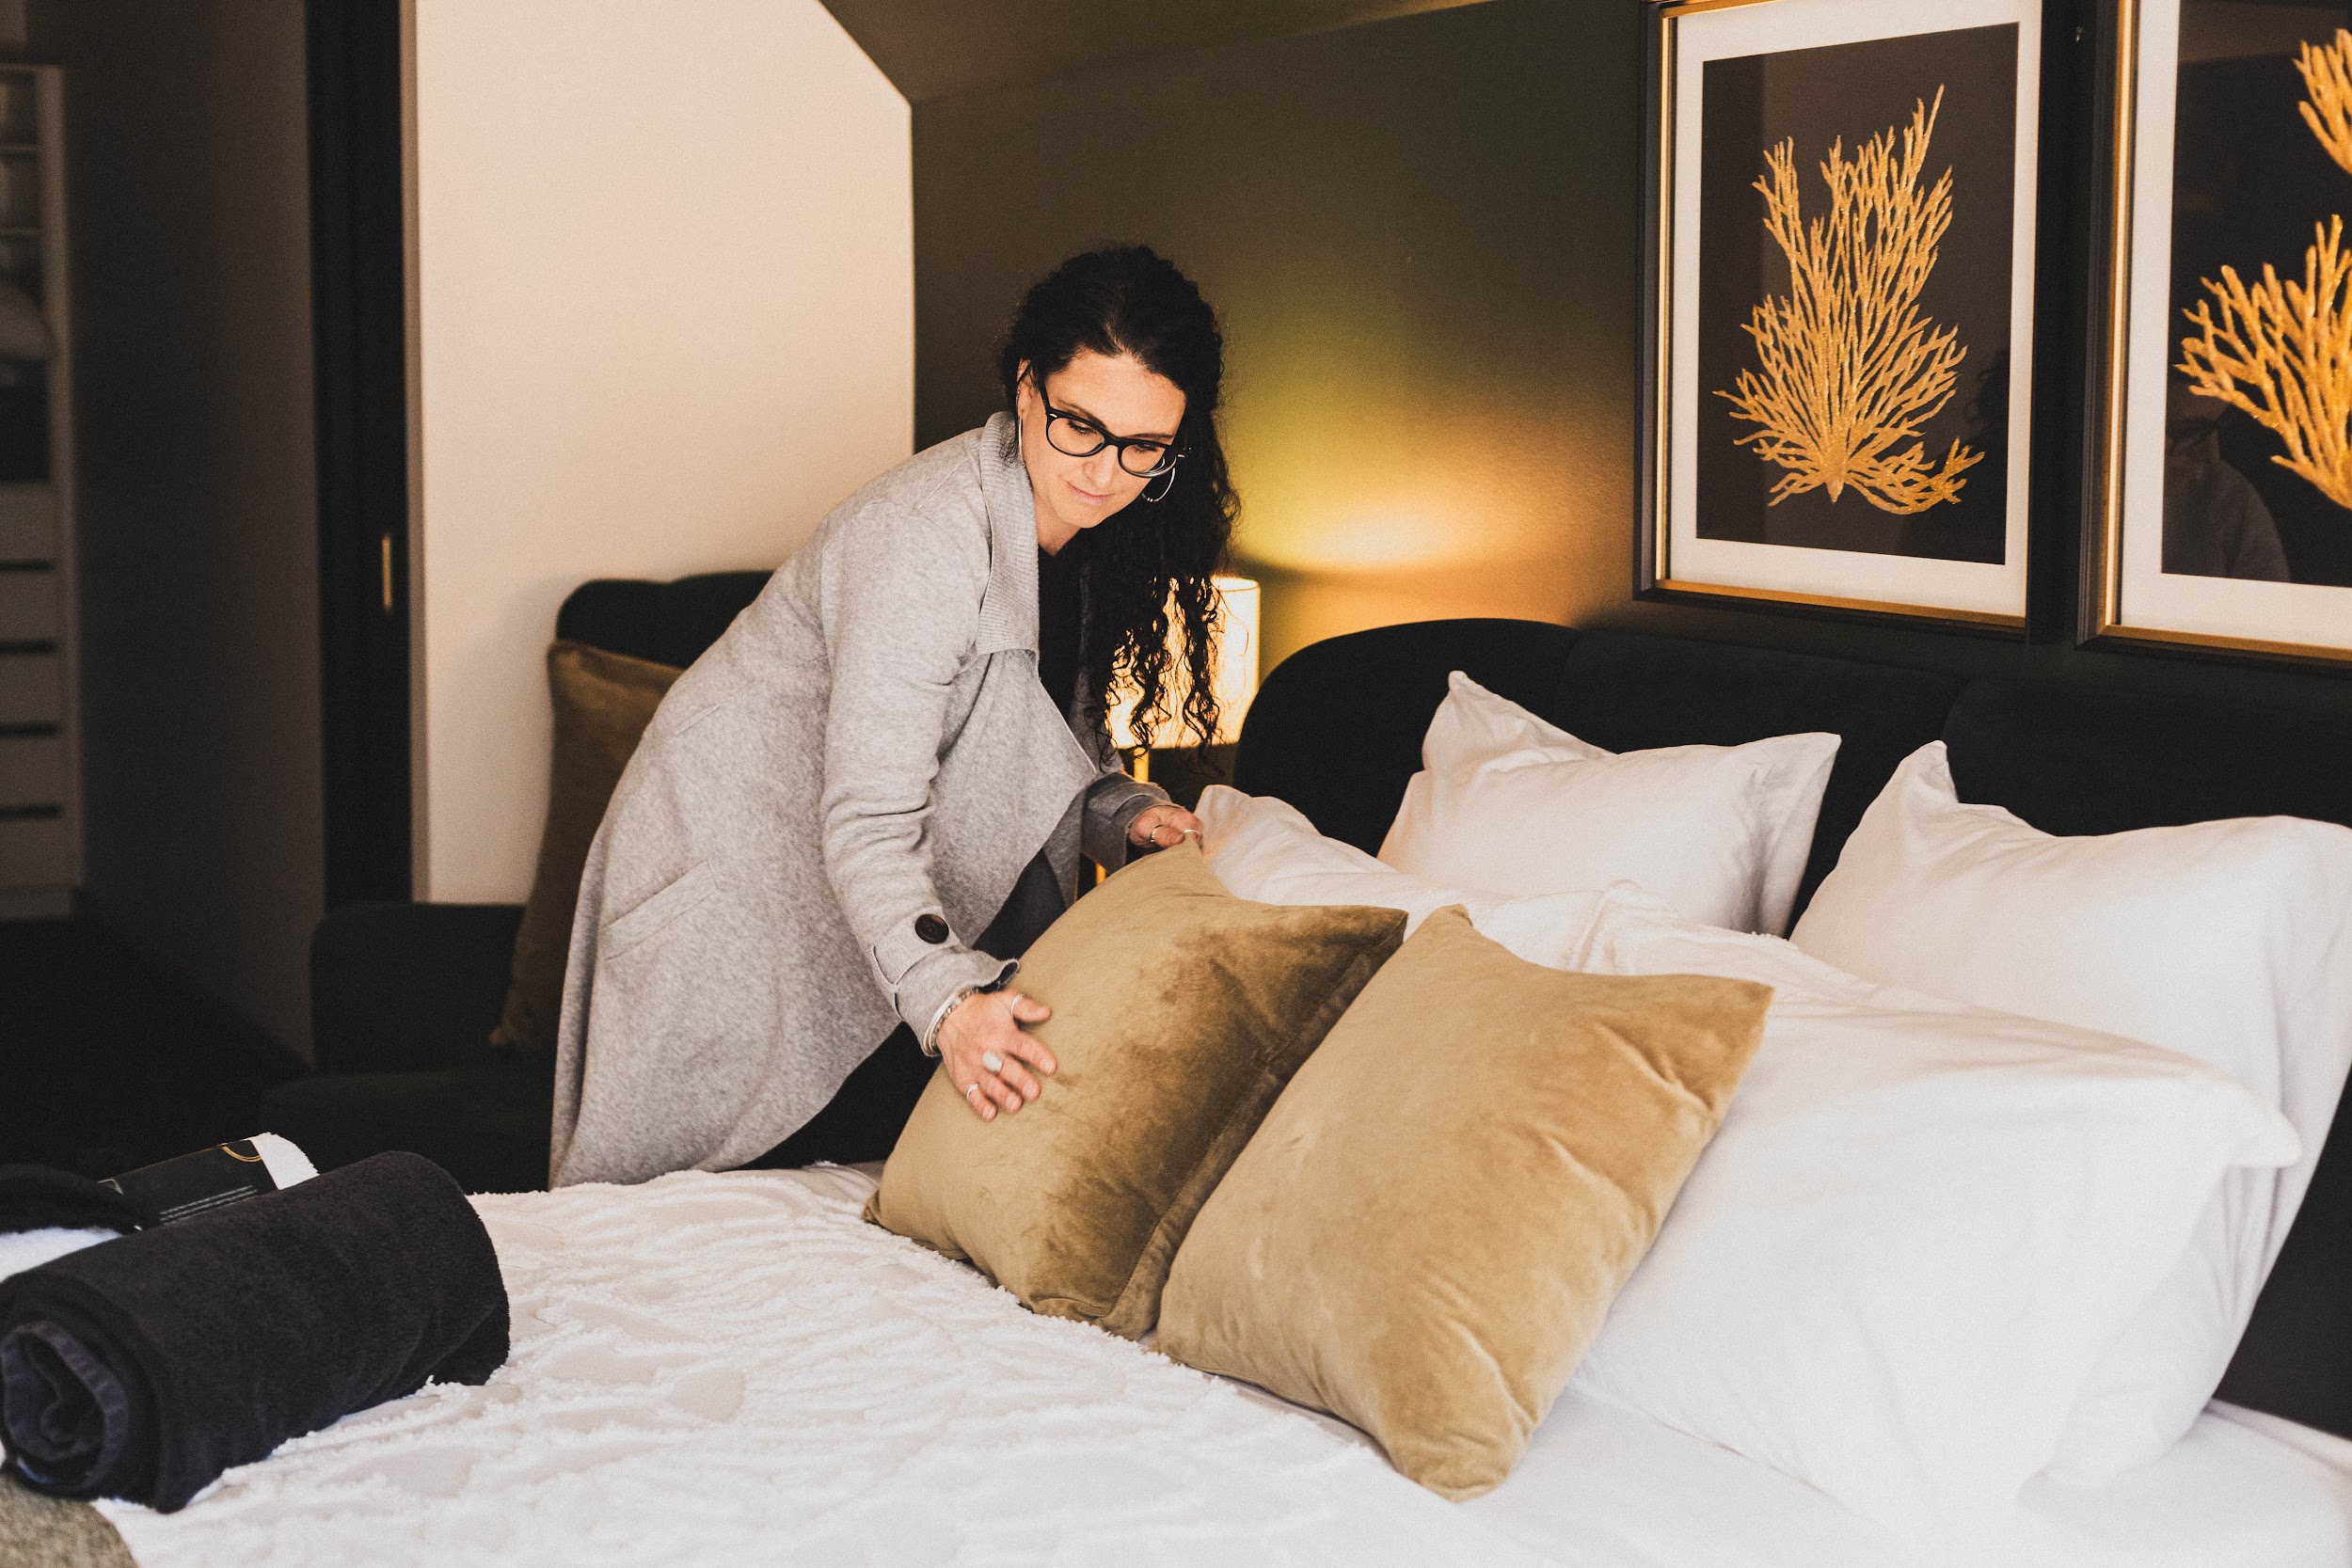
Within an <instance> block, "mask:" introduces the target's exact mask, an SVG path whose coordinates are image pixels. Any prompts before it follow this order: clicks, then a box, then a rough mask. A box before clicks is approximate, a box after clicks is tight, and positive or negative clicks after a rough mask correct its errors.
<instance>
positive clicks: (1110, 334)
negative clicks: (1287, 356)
mask: <svg viewBox="0 0 2352 1568" xmlns="http://www.w3.org/2000/svg"><path fill="white" fill-rule="evenodd" d="M997 370H998V378H999V380H1000V381H1001V382H1002V384H1003V387H1004V390H1005V397H1006V402H1007V404H1008V407H1007V411H1006V412H1003V413H1000V414H997V415H996V416H994V417H993V418H992V419H991V420H989V421H988V423H987V424H986V425H985V426H983V427H982V428H980V429H978V430H976V431H971V432H968V433H966V434H965V435H962V436H957V437H956V438H955V439H953V440H951V441H947V442H945V443H943V444H941V445H939V446H936V447H933V448H931V449H930V451H925V452H921V453H918V454H917V455H916V456H914V458H912V459H910V460H909V461H908V462H906V463H904V464H901V465H900V466H899V467H897V468H894V469H892V470H891V471H890V472H889V473H887V474H884V475H883V476H882V478H880V479H878V480H876V481H874V482H873V483H871V484H868V485H867V486H866V488H865V489H863V490H861V491H859V492H858V493H857V494H856V495H854V496H852V497H850V499H848V500H846V501H844V502H842V503H841V505H839V506H838V507H835V508H834V511H833V512H832V514H831V515H828V516H827V517H826V518H825V520H824V522H823V523H822V524H821V525H819V527H818V531H817V532H816V534H815V536H814V537H813V538H811V539H810V540H809V542H808V544H807V545H806V546H804V547H803V549H802V550H801V551H800V553H799V554H798V555H796V556H794V557H793V558H792V560H791V561H789V562H787V563H786V564H785V566H784V567H783V569H782V570H780V571H778V572H777V573H776V575H775V577H774V578H772V579H771V581H770V582H769V584H768V586H767V587H766V588H765V589H764V590H762V592H761V594H760V595H759V597H758V599H757V600H756V601H755V602H754V603H753V605H752V606H751V607H750V608H749V609H748V610H745V611H744V612H743V613H742V614H741V615H740V616H739V617H738V618H737V620H736V622H735V624H734V626H731V627H729V628H728V630H727V632H726V635H724V636H723V637H722V638H720V640H719V641H717V642H716V643H714V644H713V645H712V646H711V648H710V651H709V652H707V654H705V655H704V656H703V657H701V658H700V659H698V660H697V661H696V662H695V664H694V667H693V668H692V669H691V670H689V671H688V672H687V673H685V675H684V676H682V677H681V678H680V679H679V680H678V683H677V684H676V686H675V687H673V688H672V689H671V690H670V694H669V696H668V697H667V698H666V699H665V700H664V701H663V703H662V705H661V708H660V712H659V713H657V714H656V715H655V717H654V721H653V723H652V725H651V727H649V728H648V729H647V730H646V732H645V736H644V741H643V742H642V743H641V744H640V745H639V747H638V751H637V754H636V756H635V757H634V758H633V759H632V760H631V761H630V763H629V766H628V771H627V772H626V773H625V774H624V775H623V776H622V779H621V783H620V786H619V788H618V789H617V790H615V791H614V793H613V797H612V805H611V807H610V808H609V809H608V810H607V811H606V813H605V818H604V823H603V826H602V827H601V829H599V830H598V832H597V834H596V843H595V845H594V847H592V848H591V849H590V851H589V855H588V863H587V869H586V872H585V875H584V876H583V877H582V879H581V882H580V912H579V915H578V917H577V918H576V920H575V922H574V924H573V927H572V947H571V958H570V966H569V969H568V970H567V972H566V974H565V979H564V1016H563V1022H562V1025H561V1027H560V1029H559V1032H558V1046H557V1051H558V1055H557V1064H556V1086H555V1124H554V1137H553V1143H552V1147H551V1149H550V1152H549V1176H550V1180H551V1182H552V1184H554V1185H557V1186H562V1185H565V1184H568V1183H572V1182H579V1181H642V1180H646V1179H648V1178H650V1177H654V1176H658V1175H660V1174H661V1173H663V1172H665V1171H671V1170H678V1169H682V1168H685V1167H688V1166H698V1167H701V1168H704V1169H726V1168H729V1167H733V1166H737V1165H742V1164H750V1163H772V1164H795V1163H805V1162H806V1161H808V1160H811V1159H818V1158H832V1159H843V1160H848V1159H876V1158H880V1157H881V1156H882V1155H883V1154H885V1153H887V1152H888V1151H889V1148H890V1145H891V1143H892V1141H894V1140H895V1138H896V1136H897V1133H898V1129H899V1128H900V1127H901V1126H903V1124H904V1122H905V1120H906V1117H907V1116H908V1114H909V1113H910V1112H911V1111H912V1109H913V1106H914V1096H915V1094H916V1093H918V1092H919V1091H920V1089H921V1086H922V1085H923V1082H924V1081H925V1079H926V1078H928V1076H929V1075H930V1062H929V1061H928V1060H926V1059H925V1057H926V1053H929V1052H933V1051H935V1052H936V1053H938V1055H939V1056H940V1057H941V1058H942V1059H943V1060H944V1061H945V1063H946V1070H947V1073H948V1075H949V1082H951V1083H952V1084H954V1085H956V1086H957V1087H958V1088H960V1089H961V1090H962V1092H963V1094H964V1097H965V1101H966V1103H968V1104H969V1105H970V1106H971V1107H972V1111H973V1114H974V1115H975V1116H978V1117H983V1118H986V1119H993V1118H994V1117H997V1116H998V1115H1000V1114H1011V1113H1013V1112H1017V1111H1018V1110H1019V1109H1020V1108H1021V1107H1022V1106H1023V1105H1025V1104H1026V1103H1027V1102H1028V1101H1032V1100H1034V1099H1035V1098H1036V1097H1037V1096H1038V1094H1039V1092H1040V1089H1041V1085H1040V1082H1039V1080H1040V1079H1041V1078H1044V1077H1047V1076H1050V1075H1051V1074H1052V1072H1053V1071H1054V1065H1055V1064H1054V1061H1053V1058H1052V1056H1051V1054H1050V1053H1047V1051H1046V1050H1045V1049H1044V1047H1043V1045H1042V1044H1041V1042H1040V1041H1038V1040H1037V1039H1036V1038H1035V1037H1032V1036H1030V1035H1029V1034H1027V1033H1025V1031H1024V1030H1023V1029H1022V1027H1021V1025H1022V1024H1024V1023H1035V1022H1041V1021H1042V1020H1043V1019H1044V1018H1046V1017H1047V1016H1048V1015H1047V1012H1046V1009H1045V1008H1044V1007H1043V1006H1041V1005H1040V1004H1039V1003H1037V1002H1036V1001H1034V1000H1033V999H1030V998H1027V997H1024V996H1022V995H1021V994H1020V993H1019V992H1018V991H1015V990H1010V989H1009V988H1007V987H1006V986H1005V982H1006V981H1007V980H1008V979H1009V978H1010V977H1011V975H1012V974H1013V972H1014V971H1015V969H1016V968H1017V967H1018V962H1017V960H1018V958H1019V956H1020V953H1021V952H1022V950H1023V949H1025V947H1026V946H1027V945H1028V942H1030V941H1031V940H1032V939H1033V938H1035V937H1036V936H1037V935H1038V933H1039V932H1040V931H1041V930H1042V929H1043V928H1044V927H1045V926H1046V925H1047V924H1048V923H1049V922H1051V920H1052V919H1053V918H1054V916H1055V915H1056V914H1057V913H1059V912H1060V911H1061V910H1062V909H1063V908H1064V907H1066V906H1067V904H1068V902H1069V900H1070V899H1071V898H1072V897H1073V896H1074V895H1075V892H1076V878H1077V871H1078V859H1079V855H1080V853H1081V852H1082V851H1083V852H1084V853H1085V854H1088V855H1090V856H1092V857H1093V858H1094V859H1095V860H1097V861H1098V862H1100V863H1103V864H1104V865H1106V866H1109V867H1113V868H1116V867H1117V866H1118V865H1120V863H1123V861H1124V860H1125V859H1126V857H1127V854H1128V852H1129V851H1130V850H1131V849H1152V848H1164V847H1168V846H1170V845H1173V844H1178V843H1181V842H1183V839H1184V835H1185V834H1187V833H1197V832H1199V831H1200V821H1199V819H1198V818H1196V817H1195V816H1192V814H1191V813H1189V812H1186V811H1183V810H1181V809H1179V808H1177V807H1175V806H1173V805H1170V804H1169V803H1168V798H1167V796H1166V795H1165V794H1163V793H1162V792H1161V791H1159V790H1158V789H1156V788H1153V787H1152V786H1150V785H1147V784H1137V783H1136V782H1135V781H1134V780H1132V779H1130V778H1128V777H1127V775H1126V774H1125V773H1124V772H1123V771H1122V770H1121V769H1120V767H1119V764H1118V761H1117V757H1116V754H1115V752H1113V750H1112V748H1111V745H1110V741H1109V736H1108V734H1107V731H1106V728H1105V725H1104V694H1105V691H1106V689H1108V687H1109V686H1110V684H1111V681H1112V679H1113V677H1114V676H1115V675H1119V674H1125V675H1127V676H1130V677H1131V678H1132V679H1133V680H1134V682H1135V683H1136V686H1137V688H1138V689H1140V692H1141V700H1140V703H1139V711H1140V713H1141V714H1142V716H1143V717H1144V719H1145V720H1146V721H1149V720H1150V719H1151V718H1152V717H1153V716H1155V715H1161V714H1164V713H1165V712H1166V711H1167V710H1168V708H1169V706H1170V705H1171V698H1170V695H1169V694H1170V693H1171V692H1173V691H1175V690H1177V689H1183V690H1184V692H1185V696H1184V700H1183V704H1182V706H1183V708H1184V718H1185V720H1186V721H1187V723H1188V725H1189V727H1190V728H1191V729H1192V731H1193V732H1194V734H1195V735H1196V736H1200V737H1201V738H1203V739H1205V738H1206V737H1207V736H1209V735H1211V734H1213V733H1214V729H1215V721H1216V708H1215V700H1214V697H1213V695H1212V690H1211V687H1212V683H1211V680H1210V678H1209V658H1210V646H1211V644H1210V634H1211V631H1212V630H1213V623H1214V618H1215V613H1216V598H1215V595H1214V594H1213V592H1212V590H1211V586H1210V576H1211V574H1212V573H1213V572H1214V571H1215V570H1216V566H1217V564H1218V562H1219V561H1220V559H1221V558H1222V556H1223V554H1224V549H1225V545H1226V542H1227V540H1228V538H1229V537H1230V535H1231V532H1232V516H1233V513H1234V510H1235V501H1234V498H1233V494H1232V489H1231V487H1230V485H1229V484H1228V483H1227V480H1226V469H1225V457H1224V453H1223V451H1222V449H1221V448H1220V447H1219V446H1218V443H1217V434H1216V404H1217V391H1218V384H1219V381H1220V379H1221V377H1222V373H1223V344H1222V341H1221V340H1220V338H1219V336H1218V333H1217V327H1216V317H1215V314H1214V313H1213V312H1212V311H1211V310H1210V309H1209V307H1208V306H1207V304H1206V303H1205V302H1203V301H1202V299H1201V298H1200V291H1199V290H1197V289H1196V288H1194V286H1193V285H1192V283H1191V282H1190V281H1189V280H1187V279H1186V278H1185V277H1184V275H1183V274H1182V273H1180V272H1178V271H1177V270H1176V268H1175V267H1173V266H1171V265H1170V264H1169V263H1168V262H1167V261H1163V260H1162V259H1161V258H1159V257H1158V256H1156V255H1154V254H1152V252H1151V251H1150V250H1148V249H1144V248H1142V247H1139V246H1136V247H1122V248H1118V249H1111V250H1103V251H1097V252H1094V253H1091V254H1089V255H1085V256H1080V257H1077V258H1075V259H1073V260H1072V261H1069V262H1067V263H1065V264H1064V265H1063V266H1062V267H1061V268H1060V269H1059V270H1057V271H1056V272H1055V273H1054V274H1053V275H1052V276H1051V277H1047V278H1045V279H1044V280H1043V281H1041V282H1040V283H1039V284H1038V285H1037V286H1036V287H1035V288H1033V289H1031V290H1030V291H1029V293H1028V294H1027V296H1026V297H1025V299H1024V300H1023V302H1022V306H1021V309H1020V312H1019V314H1018V315H1017V316H1016V317H1015V319H1014V321H1013V324H1012V326H1011V329H1010V331H1009V333H1008V335H1007V337H1006V341H1005V343H1004V346H1003V348H1002V350H1001V352H1000V354H999V356H998V366H997ZM1171 604H1173V605H1174V607H1175V610H1176V618H1177V619H1178V620H1179V621H1180V622H1181V624H1182V626H1183V630H1184V644H1185V652H1184V665H1185V667H1186V668H1185V671H1184V676H1185V677H1187V678H1184V679H1180V678H1179V672H1177V671H1175V670H1172V669H1171V668H1169V658H1168V652H1167V648H1168V629H1169V627H1168V607H1169V606H1170V605H1171ZM878 1046H879V1049H878ZM853 1069H854V1076H853ZM845 1080H848V1081H849V1082H848V1084H847V1086H846V1087H845ZM836 1090H840V1091H841V1093H840V1095H839V1097H838V1099H836V1094H835V1091H836ZM829 1102H832V1103H830V1104H829ZM820 1108H821V1109H822V1112H823V1114H822V1115H819V1112H820ZM780 1140H782V1142H781V1143H780V1142H779V1141H780Z"/></svg>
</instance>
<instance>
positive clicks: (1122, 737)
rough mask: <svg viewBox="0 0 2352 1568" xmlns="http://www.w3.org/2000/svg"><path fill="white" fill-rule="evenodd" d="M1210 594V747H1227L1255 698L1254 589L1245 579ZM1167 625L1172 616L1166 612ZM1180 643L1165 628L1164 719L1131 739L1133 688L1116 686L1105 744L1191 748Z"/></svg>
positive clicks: (1221, 582) (1225, 582)
mask: <svg viewBox="0 0 2352 1568" xmlns="http://www.w3.org/2000/svg"><path fill="white" fill-rule="evenodd" d="M1210 580H1211V582H1212V583H1213V584H1214V585H1215V586H1216V599H1217V617H1216V657H1215V659H1214V661H1213V665H1212V667H1213V668H1214V669H1215V670H1216V740H1215V742H1214V744H1216V745H1220V746H1223V745H1229V744H1231V743H1232V742H1233V741H1235V740H1237V739H1239V738H1240V737H1241V721H1242V716H1243V715H1244V714H1246V713H1248V711H1249V703H1250V699H1252V698H1254V697H1255V696H1257V694H1258V585H1257V584H1256V583H1255V582H1252V581H1251V580H1250V579H1249V578H1226V577H1220V578H1211V579H1210ZM1168 619H1169V621H1170V622H1171V623H1173V622H1174V620H1175V616H1174V614H1173V612H1172V611H1171V612H1170V614H1169V617H1168ZM1183 650H1184V641H1183V638H1182V635H1181V634H1180V633H1177V632H1175V631H1174V630H1173V628H1172V626H1171V631H1170V635H1169V638H1168V671H1169V675H1170V678H1171V696H1170V699H1169V701H1168V708H1169V710H1170V711H1169V716H1168V718H1166V719H1163V720H1161V721H1160V722H1159V723H1158V724H1157V725H1156V726H1154V727H1153V729H1152V735H1151V737H1150V739H1149V741H1148V742H1147V741H1146V740H1145V738H1144V737H1143V736H1138V735H1137V734H1136V726H1135V716H1136V691H1135V688H1134V687H1132V686H1129V685H1127V684H1126V683H1125V682H1123V681H1122V682H1121V683H1120V685H1119V686H1117V687H1115V688H1113V689H1112V691H1111V704H1110V706H1111V716H1110V717H1111V739H1112V741H1113V742H1114V743H1115V744H1117V745H1118V746H1120V747H1121V748H1123V749H1125V750H1128V751H1133V750H1134V749H1136V747H1138V746H1142V745H1146V744H1149V745H1152V746H1184V745H1188V744H1190V742H1191V739H1192V736H1191V732H1189V731H1188V730H1186V729H1185V728H1184V719H1183V707H1182V705H1183V701H1184V694H1185V692H1186V691H1187V690H1188V689H1189V687H1190V682H1189V681H1188V680H1187V679H1186V677H1185V674H1184V653H1183Z"/></svg>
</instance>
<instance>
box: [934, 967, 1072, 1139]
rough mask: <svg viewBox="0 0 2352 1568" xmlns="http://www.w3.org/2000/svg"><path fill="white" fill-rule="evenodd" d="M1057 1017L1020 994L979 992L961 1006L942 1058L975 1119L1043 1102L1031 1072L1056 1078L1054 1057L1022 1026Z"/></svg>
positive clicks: (942, 1035) (951, 1017) (943, 1031)
mask: <svg viewBox="0 0 2352 1568" xmlns="http://www.w3.org/2000/svg"><path fill="white" fill-rule="evenodd" d="M1053 1016H1054V1009H1052V1008H1051V1007H1048V1006H1046V1005H1045V1004H1044V1003H1042V1002H1040V1001H1038V1000H1037V999H1036V998H1034V997H1029V996H1024V995H1022V994H1021V993H1020V992H1019V991H1017V990H984V991H977V992H975V993H974V994H972V995H970V996H967V997H965V998H964V999H963V1000H962V1001H961V1002H959V1003H957V1004H956V1007H955V1010H954V1011H953V1012H951V1013H949V1014H948V1015H947V1018H946V1022H943V1023H942V1024H940V1026H939V1057H940V1060H942V1061H944V1062H946V1064H947V1082H949V1083H950V1084H953V1085H955V1086H956V1087H957V1088H959V1089H961V1090H962V1091H963V1102H964V1103H965V1104H966V1105H969V1106H971V1107H972V1114H973V1115H975V1116H977V1117H979V1118H980V1119H981V1120H982V1121H994V1120H995V1119H996V1109H997V1107H998V1106H1000V1105H1001V1106H1003V1107H1004V1108H1005V1109H1006V1110H1008V1111H1018V1110H1019V1109H1021V1107H1022V1106H1024V1105H1025V1104H1027V1103H1028V1102H1029V1101H1032V1100H1035V1099H1036V1098H1037V1097H1038V1093H1039V1087H1040V1085H1039V1084H1038V1081H1037V1078H1036V1077H1033V1076H1031V1074H1030V1071H1029V1069H1031V1068H1034V1069H1036V1070H1037V1072H1038V1073H1039V1074H1041V1075H1042V1076H1045V1077H1051V1076H1053V1072H1054V1068H1055V1065H1056V1064H1055V1061H1054V1053H1052V1052H1050V1051H1048V1050H1046V1049H1045V1044H1044V1042H1043V1041H1042V1040H1040V1039H1039V1038H1037V1037H1035V1036H1034V1035H1029V1034H1025V1033H1024V1032H1023V1031H1022V1028H1021V1025H1023V1024H1024V1023H1042V1022H1045V1021H1046V1020H1047V1019H1049V1018H1051V1017H1053ZM992 1064H993V1065H992ZM1024 1064H1026V1065H1024Z"/></svg>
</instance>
